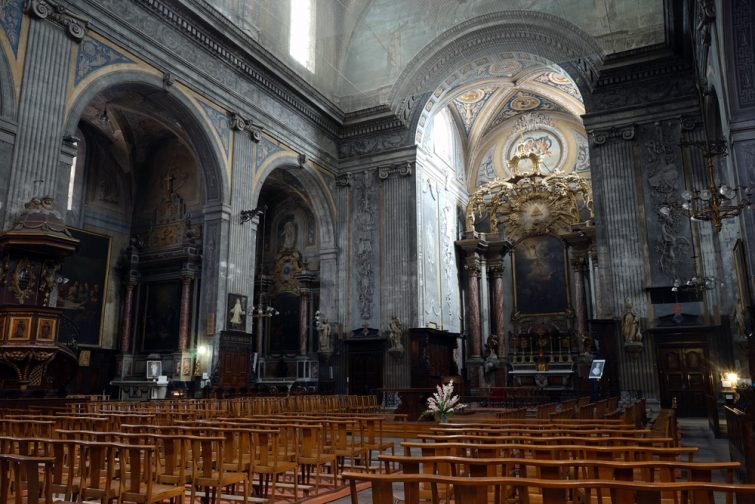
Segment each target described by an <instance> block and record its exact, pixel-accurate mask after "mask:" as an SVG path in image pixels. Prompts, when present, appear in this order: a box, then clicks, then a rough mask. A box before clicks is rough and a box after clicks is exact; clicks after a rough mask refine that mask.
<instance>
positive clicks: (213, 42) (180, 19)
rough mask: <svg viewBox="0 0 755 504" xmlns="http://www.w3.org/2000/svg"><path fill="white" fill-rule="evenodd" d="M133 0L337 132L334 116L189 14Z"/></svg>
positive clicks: (155, 1)
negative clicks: (286, 84) (315, 106)
mask: <svg viewBox="0 0 755 504" xmlns="http://www.w3.org/2000/svg"><path fill="white" fill-rule="evenodd" d="M133 1H134V3H137V4H140V5H141V6H142V7H144V8H145V9H146V10H148V11H150V12H151V13H153V14H155V15H156V16H157V17H159V18H161V19H162V20H163V21H165V22H166V23H168V24H170V25H171V26H173V27H174V28H175V29H177V30H179V31H180V32H182V33H183V34H184V35H185V36H186V37H187V38H189V39H192V40H194V41H195V42H196V43H198V44H199V45H200V46H202V47H203V48H204V49H205V50H206V51H207V52H209V53H211V54H212V55H213V57H214V58H216V59H217V60H220V61H223V62H225V63H226V64H228V65H230V66H231V67H233V68H235V69H236V70H237V71H238V72H240V73H242V74H244V75H245V76H247V77H248V78H250V80H252V81H253V82H254V83H255V84H256V85H258V86H260V88H262V89H264V90H265V91H267V92H268V93H270V94H271V95H272V96H274V97H275V98H276V99H278V100H280V101H281V102H283V103H285V104H287V105H288V106H290V107H291V108H293V109H294V110H296V111H297V112H298V113H300V114H301V115H302V116H304V117H306V118H307V119H309V120H310V121H312V122H313V123H315V124H317V125H318V126H319V127H321V128H322V129H324V130H325V131H327V132H329V133H330V134H332V135H334V136H337V135H338V134H339V133H340V131H339V130H340V128H339V125H338V124H337V123H336V122H335V121H334V120H332V119H331V118H330V117H328V116H326V115H325V114H322V113H319V111H318V110H316V109H315V108H313V107H311V106H309V105H308V104H306V103H305V102H304V100H302V99H301V98H299V97H297V96H295V95H294V94H292V93H291V92H289V90H288V89H286V86H285V85H284V84H283V83H282V82H281V81H280V79H279V78H277V77H276V76H274V75H273V74H272V73H271V72H267V71H265V70H263V69H262V68H260V67H258V66H256V65H255V66H253V64H252V63H249V62H248V61H247V60H246V59H245V58H243V57H241V56H239V54H238V52H237V51H232V50H230V49H229V48H228V47H227V44H225V43H224V42H221V41H220V40H218V39H217V38H216V37H215V36H212V35H210V34H209V33H208V31H207V30H206V29H205V28H203V27H200V26H198V25H197V24H196V23H195V22H193V21H192V19H191V18H190V17H188V16H185V15H184V14H183V13H181V12H178V10H177V9H174V8H173V7H171V6H169V5H167V4H166V3H165V2H163V1H162V0H133Z"/></svg>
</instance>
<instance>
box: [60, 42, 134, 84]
mask: <svg viewBox="0 0 755 504" xmlns="http://www.w3.org/2000/svg"><path fill="white" fill-rule="evenodd" d="M120 63H131V64H133V63H134V61H133V60H131V59H130V58H128V57H126V56H125V55H123V54H122V53H121V52H119V51H118V50H116V49H114V48H113V47H111V46H109V45H106V44H103V43H102V42H100V41H99V40H95V39H93V38H86V39H84V40H82V41H81V43H80V44H79V46H78V50H77V55H76V74H75V77H74V85H78V84H79V82H81V81H82V80H84V79H85V78H86V77H87V76H88V75H90V74H92V73H93V72H95V71H97V70H99V69H100V68H104V67H107V66H110V65H117V64H120Z"/></svg>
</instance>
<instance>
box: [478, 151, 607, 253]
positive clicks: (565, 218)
mask: <svg viewBox="0 0 755 504" xmlns="http://www.w3.org/2000/svg"><path fill="white" fill-rule="evenodd" d="M509 166H510V168H511V177H509V178H508V179H505V180H504V179H499V178H496V179H495V180H493V181H491V182H488V183H487V184H484V185H482V186H480V187H479V188H478V189H477V190H476V191H475V192H474V193H473V194H472V196H471V197H470V199H469V203H468V204H467V210H466V229H465V230H466V231H467V232H474V231H476V229H475V220H476V217H483V216H487V217H488V218H489V232H490V233H498V232H499V229H498V228H499V225H500V224H503V228H504V230H505V233H506V239H507V240H510V241H517V240H519V239H520V238H523V237H524V236H527V235H530V234H539V233H548V232H556V233H558V232H564V231H569V230H571V228H572V226H574V225H576V224H580V223H584V222H590V221H591V219H592V217H593V215H592V190H591V188H590V185H589V182H588V181H587V180H585V179H584V178H582V177H580V176H579V175H577V174H574V173H564V172H562V171H556V172H553V173H543V172H542V170H541V169H540V158H539V156H538V155H537V154H535V153H534V152H529V153H527V152H524V151H523V150H522V149H517V155H515V156H514V157H513V158H512V159H511V160H510V161H509Z"/></svg>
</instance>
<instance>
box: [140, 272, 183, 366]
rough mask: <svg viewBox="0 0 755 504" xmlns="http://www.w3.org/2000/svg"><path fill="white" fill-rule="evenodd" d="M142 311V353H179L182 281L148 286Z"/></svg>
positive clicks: (144, 286)
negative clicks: (177, 351)
mask: <svg viewBox="0 0 755 504" xmlns="http://www.w3.org/2000/svg"><path fill="white" fill-rule="evenodd" d="M140 312H141V318H140V331H141V342H142V351H144V352H174V351H176V350H177V349H178V324H179V320H180V313H181V281H180V280H178V279H176V280H166V281H162V282H151V283H147V284H144V285H143V286H142V291H141V310H140Z"/></svg>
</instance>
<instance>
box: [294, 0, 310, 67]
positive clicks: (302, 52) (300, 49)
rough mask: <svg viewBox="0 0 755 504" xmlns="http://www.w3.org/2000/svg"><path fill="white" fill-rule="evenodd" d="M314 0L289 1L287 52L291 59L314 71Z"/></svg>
mask: <svg viewBox="0 0 755 504" xmlns="http://www.w3.org/2000/svg"><path fill="white" fill-rule="evenodd" d="M313 2H314V0H290V5H291V20H290V21H291V22H290V23H289V38H288V52H289V54H290V55H291V57H292V58H294V59H295V60H296V61H298V62H299V63H301V64H302V65H304V67H305V68H306V69H307V70H309V71H310V72H314V71H315V43H314V24H315V9H314V5H313Z"/></svg>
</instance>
